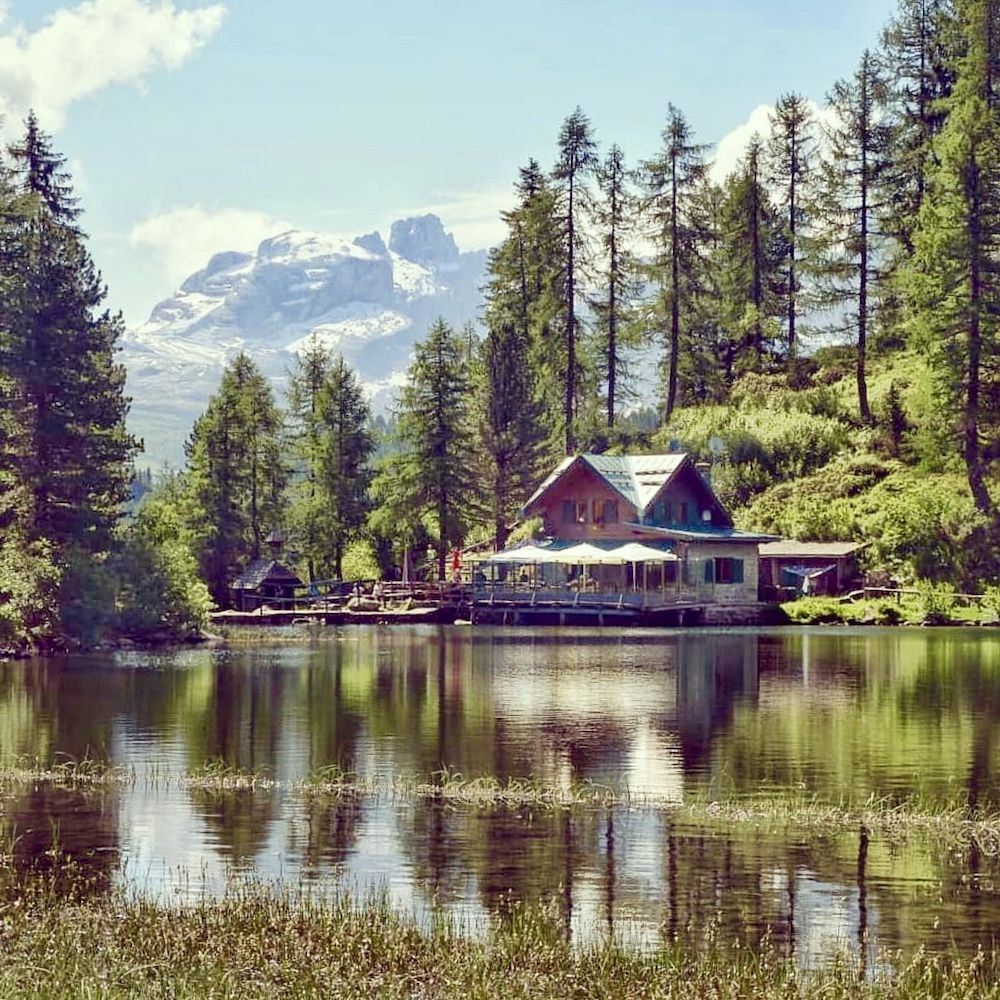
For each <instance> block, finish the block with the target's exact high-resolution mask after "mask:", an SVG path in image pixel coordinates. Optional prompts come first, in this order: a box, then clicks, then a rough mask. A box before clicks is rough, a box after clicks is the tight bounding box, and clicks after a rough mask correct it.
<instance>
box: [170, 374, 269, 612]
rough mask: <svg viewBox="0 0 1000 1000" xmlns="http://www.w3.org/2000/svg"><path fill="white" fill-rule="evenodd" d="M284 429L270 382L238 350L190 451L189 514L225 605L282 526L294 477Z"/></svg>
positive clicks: (204, 572) (205, 568) (204, 570)
mask: <svg viewBox="0 0 1000 1000" xmlns="http://www.w3.org/2000/svg"><path fill="white" fill-rule="evenodd" d="M281 432H282V417H281V413H280V411H279V410H278V408H277V407H276V406H275V403H274V394H273V392H272V390H271V386H270V384H269V383H268V381H267V380H266V379H265V378H264V376H263V374H262V373H261V371H260V369H259V368H258V367H257V365H256V364H255V363H254V362H253V361H252V360H251V359H250V358H249V357H248V356H247V355H246V354H239V355H237V356H236V357H235V358H234V359H233V360H232V361H231V362H230V363H229V365H228V366H227V367H226V370H225V371H224V372H223V374H222V382H221V384H220V386H219V391H218V392H217V393H216V394H215V395H214V396H213V397H212V398H211V399H210V400H209V402H208V408H207V409H206V410H205V412H204V414H202V416H201V417H199V418H198V420H197V421H196V422H195V425H194V429H193V430H192V432H191V438H190V440H189V441H188V444H187V449H186V450H187V456H188V468H187V475H186V477H185V482H186V485H187V497H186V500H185V503H184V508H183V514H184V517H185V518H186V528H187V529H188V530H189V531H190V532H191V534H192V536H193V538H194V544H195V548H196V551H197V552H198V553H199V561H200V566H201V576H202V578H203V579H204V580H205V582H206V583H207V584H208V588H209V591H210V592H211V594H212V597H213V599H214V600H215V601H216V603H218V604H223V605H224V604H227V603H228V600H229V583H230V581H231V580H232V579H233V578H234V577H235V576H236V574H237V572H238V571H239V570H240V569H241V568H242V567H243V566H244V565H245V564H246V563H247V561H248V560H250V559H255V558H257V557H258V556H259V555H260V554H261V549H262V544H263V541H264V538H265V536H266V535H267V534H268V532H269V531H270V530H271V529H272V528H275V527H278V526H279V525H280V524H281V521H282V514H283V491H284V487H285V483H286V481H287V475H288V470H287V469H286V467H285V465H284V462H283V461H282V457H281Z"/></svg>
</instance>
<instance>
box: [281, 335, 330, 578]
mask: <svg viewBox="0 0 1000 1000" xmlns="http://www.w3.org/2000/svg"><path fill="white" fill-rule="evenodd" d="M331 362H332V358H331V355H330V352H329V351H328V350H327V349H326V348H325V347H323V345H322V344H321V343H319V341H318V340H317V339H316V338H311V339H310V341H309V343H308V344H307V345H306V348H305V350H304V351H303V352H302V353H301V354H300V355H298V356H297V357H296V361H295V368H294V369H293V370H292V371H291V372H289V375H288V418H289V435H288V444H289V450H290V452H291V456H292V460H293V468H292V472H293V477H294V478H293V482H292V485H291V489H290V497H289V500H290V504H289V512H288V527H289V541H290V542H291V544H292V547H293V548H294V549H295V550H297V551H298V552H299V553H300V554H301V555H302V556H303V557H304V558H305V561H306V571H307V575H308V577H309V581H310V582H312V581H313V580H316V579H319V576H318V575H317V567H318V565H319V563H320V562H321V561H322V559H323V555H324V551H325V548H326V546H325V544H324V532H323V528H322V518H323V512H324V503H323V497H322V493H321V490H320V487H319V482H318V481H319V477H320V473H319V464H320V453H321V438H322V420H321V416H320V405H319V399H320V393H321V392H322V390H323V385H324V383H325V382H326V380H327V378H328V376H329V374H330V365H331ZM323 575H325V574H323Z"/></svg>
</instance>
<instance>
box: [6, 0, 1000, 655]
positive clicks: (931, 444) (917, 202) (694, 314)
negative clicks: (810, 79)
mask: <svg viewBox="0 0 1000 1000" xmlns="http://www.w3.org/2000/svg"><path fill="white" fill-rule="evenodd" d="M663 98H664V100H663V105H664V108H665V110H664V114H663V119H662V121H660V122H658V123H657V122H651V123H650V134H651V136H655V134H656V132H657V129H659V139H658V142H656V141H655V140H654V141H651V143H650V148H654V149H655V152H654V154H653V155H652V156H650V157H649V158H647V159H640V158H630V156H629V153H628V151H627V150H622V149H621V148H620V147H619V146H618V145H617V144H616V143H615V141H614V136H613V135H608V136H598V135H597V134H595V130H594V128H593V127H592V125H591V121H590V119H589V118H588V116H587V114H586V112H585V110H584V109H582V108H579V107H577V108H575V109H574V110H572V111H570V113H569V114H568V115H567V117H566V118H565V120H564V121H563V122H562V123H561V124H560V123H556V122H554V123H553V128H552V133H553V137H554V140H555V141H554V144H553V147H552V148H551V149H548V150H538V151H537V156H536V158H532V159H530V160H529V161H528V162H527V163H525V164H524V165H523V166H522V167H521V169H520V170H519V171H518V174H517V176H516V177H514V178H512V183H513V191H514V198H513V200H512V207H511V208H510V209H509V211H507V212H506V213H505V214H504V215H503V223H504V227H505V233H506V235H505V238H504V239H503V240H502V242H500V243H499V245H497V246H496V247H495V248H494V249H493V250H492V251H491V254H490V258H489V265H488V277H487V283H486V286H485V288H484V290H483V291H484V302H483V307H482V311H481V314H480V315H475V316H469V317H468V323H467V325H466V326H464V327H462V328H452V327H451V326H449V325H448V324H447V323H445V322H444V321H443V320H441V321H438V322H436V323H434V324H433V325H432V326H431V327H430V328H429V329H428V330H427V331H426V333H425V336H424V339H423V340H422V341H421V342H420V343H419V344H418V346H417V348H416V351H415V353H414V355H413V358H412V363H411V365H410V367H409V371H408V380H407V383H406V385H405V386H404V387H403V388H402V389H401V391H400V392H399V394H398V397H397V400H396V404H395V408H394V409H393V410H392V411H391V412H390V413H389V414H386V415H381V414H373V413H372V412H371V411H370V408H369V404H368V402H367V400H366V397H365V394H364V392H363V391H362V386H361V384H360V382H359V380H358V378H357V377H356V375H355V373H354V372H353V371H352V370H351V369H350V367H348V366H347V365H346V364H345V362H344V361H343V360H342V359H341V358H340V357H338V356H336V355H334V354H332V353H331V352H329V351H328V350H327V349H325V348H324V347H323V346H322V345H321V344H319V343H317V342H313V343H312V344H311V345H310V346H309V347H308V348H307V349H306V350H304V351H303V352H302V353H301V354H300V355H299V357H298V361H297V364H296V366H295V368H294V370H293V371H290V372H289V373H288V378H287V385H286V389H285V391H284V393H283V394H279V393H278V392H276V390H275V389H274V387H273V386H272V384H271V383H270V382H269V381H268V380H267V379H266V378H265V377H264V375H263V374H262V373H261V371H260V370H259V369H258V368H257V366H256V365H255V363H254V361H253V360H252V359H251V358H250V357H248V356H246V355H244V354H241V355H239V356H237V357H236V358H234V359H233V360H232V361H231V363H230V364H229V365H228V367H227V369H226V371H225V373H224V375H223V377H222V380H221V383H220V384H219V386H218V389H217V391H216V393H215V395H214V396H213V397H212V399H211V401H210V402H209V404H208V406H207V408H206V409H205V411H204V413H203V414H202V416H201V417H200V418H199V419H198V420H197V421H196V423H195V424H194V426H193V427H192V429H191V432H190V436H189V438H188V441H187V445H186V462H185V465H184V467H183V468H180V469H176V470H170V471H166V472H155V473H152V474H150V473H149V472H148V471H147V470H146V468H145V466H144V465H143V459H142V442H141V441H138V440H135V439H134V438H133V437H132V436H130V434H129V431H128V429H127V423H126V420H127V416H128V408H129V400H128V398H127V396H126V393H125V371H124V369H123V368H122V366H121V364H120V363H119V362H118V361H117V360H116V344H117V342H118V340H119V338H120V336H121V335H122V333H123V322H122V320H121V318H120V317H119V316H117V315H115V314H113V313H111V312H109V311H108V310H107V308H106V306H105V300H106V289H105V287H104V285H103V283H102V279H101V276H100V274H99V273H98V271H97V269H96V267H95V264H94V262H93V261H92V260H91V258H90V256H89V254H88V251H87V237H86V234H85V233H84V232H83V229H82V227H81V220H80V213H81V207H80V205H79V203H78V201H77V199H76V197H75V196H74V192H73V190H72V187H71V183H70V180H69V178H68V174H67V170H66V164H65V161H64V159H63V157H62V156H61V155H60V153H59V152H58V151H57V150H56V149H55V148H54V147H53V144H52V141H51V139H50V137H49V136H48V135H46V134H45V132H44V131H42V129H41V128H40V127H39V124H38V122H37V121H36V120H35V118H34V117H33V116H29V117H28V119H27V121H26V122H24V123H16V122H12V121H7V122H5V123H4V126H3V127H4V133H5V140H6V142H7V146H6V153H5V155H4V157H3V161H2V168H0V206H2V216H0V218H2V223H0V395H2V406H0V646H3V647H5V648H10V649H17V648H28V647H33V648H40V649H46V648H58V647H60V646H64V645H73V644H84V645H86V644H90V643H93V642H96V641H99V640H101V639H102V638H103V637H106V636H108V635H112V636H113V635H121V634H128V635H141V634H154V633H155V634H174V635H176V634H178V633H181V632H184V631H185V630H190V629H194V628H197V627H199V626H200V625H201V624H203V623H204V621H205V619H206V615H207V613H208V611H209V610H210V609H211V608H212V607H213V606H218V607H225V606H227V604H228V603H229V600H230V597H229V591H228V588H229V584H230V582H231V580H232V579H233V578H234V577H235V576H236V575H237V574H238V573H239V572H240V570H241V569H242V568H244V567H245V566H246V565H247V564H248V562H250V561H251V560H253V559H254V558H257V557H259V556H261V555H262V554H263V552H264V550H265V549H266V539H267V537H268V535H269V533H270V532H271V531H272V530H274V529H278V530H280V531H281V532H282V533H283V535H284V537H285V539H286V543H285V544H286V547H285V554H284V556H283V558H284V559H285V560H286V561H287V562H288V563H289V565H290V566H292V568H293V569H294V570H295V572H296V573H297V574H298V575H299V576H300V578H301V579H302V580H303V581H307V582H308V581H313V580H321V579H324V580H328V579H348V580H349V579H366V580H371V579H375V578H379V577H389V576H391V575H392V574H393V572H394V571H396V570H397V569H398V567H399V566H400V565H401V563H402V560H403V559H404V554H405V553H407V552H411V553H418V554H419V557H418V563H419V565H418V570H419V571H420V572H421V573H423V574H425V575H426V576H427V577H428V578H435V579H436V578H437V577H438V576H443V575H444V573H445V564H446V559H447V554H448V552H449V551H450V550H452V549H454V548H461V547H463V546H467V545H471V544H483V545H493V546H498V547H502V546H504V545H505V544H509V543H510V542H511V541H512V539H516V538H518V537H521V536H524V537H527V534H528V533H530V531H531V529H532V526H531V525H530V524H519V523H518V511H519V509H520V507H521V506H522V505H523V503H524V501H525V500H526V499H527V497H528V496H529V495H530V494H531V492H532V491H533V490H534V488H535V487H536V486H537V485H538V483H539V482H540V481H541V479H542V478H544V476H545V475H547V474H548V472H549V471H550V470H551V468H552V467H553V466H554V464H555V463H556V462H557V461H558V460H559V459H560V458H561V457H562V456H563V455H566V454H572V453H576V452H605V451H611V452H618V453H624V452H629V453H643V452H648V453H662V452H666V451H669V450H683V451H686V452H689V453H692V454H693V455H695V456H696V457H697V458H699V459H703V460H708V461H711V462H712V463H713V482H714V485H715V488H716V491H717V493H718V494H719V497H720V499H721V500H722V501H723V502H724V503H725V504H726V505H727V506H728V507H729V509H730V510H731V511H732V512H733V513H734V516H735V519H736V523H737V525H738V526H740V527H744V528H748V529H754V530H758V531H766V532H772V533H774V534H779V535H783V536H787V537H793V538H798V539H802V540H832V539H854V540H859V541H862V540H863V541H866V542H868V543H870V544H869V546H868V547H867V548H866V550H865V560H866V564H867V568H868V569H870V570H879V571H884V573H885V574H886V575H887V577H888V578H890V579H892V580H894V581H898V582H900V583H903V584H914V583H917V582H919V581H930V582H934V583H947V584H949V585H950V586H952V587H953V588H955V589H960V590H965V591H971V592H982V591H983V590H984V589H986V588H989V587H996V586H997V585H998V584H1000V511H998V505H1000V3H998V2H997V0H899V3H898V6H897V9H896V12H895V15H894V16H893V17H892V18H891V20H890V21H889V22H888V23H887V24H886V25H885V26H884V29H883V31H882V32H881V35H880V37H878V38H875V39H872V47H871V49H869V50H868V51H865V52H864V53H863V54H862V56H861V58H860V59H859V61H858V63H857V65H855V66H845V67H844V69H843V76H842V77H841V78H840V79H839V80H836V81H832V82H831V84H830V87H829V91H828V93H827V95H826V99H825V102H824V103H822V104H820V105H817V104H816V103H814V102H812V101H809V100H807V99H806V98H805V97H804V96H803V95H801V94H797V93H794V92H791V91H790V92H787V93H782V94H777V95H775V98H774V108H773V112H772V115H771V121H770V130H769V134H767V135H755V136H754V137H752V138H751V140H750V142H749V143H748V145H747V147H746V149H745V152H744V154H743V156H742V159H741V160H740V162H739V164H738V166H737V168H736V169H735V170H734V171H733V172H732V173H731V174H730V175H729V176H728V177H726V178H725V179H724V180H722V181H721V183H719V182H717V180H716V179H713V173H712V171H711V170H710V167H711V150H710V147H709V146H708V145H707V144H706V142H705V138H704V137H703V136H701V135H699V131H698V122H696V121H691V120H690V119H689V118H688V117H687V116H686V115H685V113H684V110H683V109H682V108H680V107H677V106H675V105H674V104H672V103H669V98H670V95H663ZM713 439H718V440H720V441H721V442H722V448H721V449H719V448H718V447H717V443H716V446H714V447H713V448H712V449H710V448H709V441H711V440H713Z"/></svg>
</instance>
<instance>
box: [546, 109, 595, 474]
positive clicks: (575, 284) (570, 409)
mask: <svg viewBox="0 0 1000 1000" xmlns="http://www.w3.org/2000/svg"><path fill="white" fill-rule="evenodd" d="M558 146H559V156H558V159H557V160H556V165H555V168H554V169H553V171H552V177H553V180H554V181H555V183H556V184H557V185H558V188H559V190H560V193H561V203H560V211H559V217H560V222H561V226H560V230H561V235H562V240H563V246H564V247H565V253H564V257H563V261H564V266H565V271H564V274H563V280H562V292H563V314H562V321H563V344H562V359H561V361H562V368H563V372H562V376H563V378H562V382H563V385H562V388H563V446H564V450H565V453H566V454H567V455H570V454H572V453H573V451H574V450H575V447H576V438H575V431H574V424H575V420H576V411H577V393H578V381H579V374H580V373H579V357H578V354H579V350H578V348H579V341H580V332H581V321H580V317H579V315H578V313H577V305H578V299H579V297H580V290H581V276H582V274H583V271H584V268H585V267H586V263H587V255H588V243H587V225H586V219H587V216H588V213H589V210H590V206H591V196H590V191H589V188H588V186H587V184H588V181H589V179H590V177H591V176H592V175H593V173H594V171H595V170H596V169H597V164H598V159H597V143H596V142H595V141H594V136H593V132H592V130H591V127H590V119H589V118H587V116H586V115H585V114H584V113H583V110H582V109H581V108H576V109H575V110H574V111H573V113H572V114H571V115H570V116H569V117H568V118H567V119H566V120H565V121H564V122H563V123H562V127H561V128H560V129H559V140H558Z"/></svg>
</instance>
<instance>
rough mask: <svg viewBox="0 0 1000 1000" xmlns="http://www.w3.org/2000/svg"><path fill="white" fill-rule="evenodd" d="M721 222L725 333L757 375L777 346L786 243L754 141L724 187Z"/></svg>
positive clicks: (729, 369) (757, 142)
mask: <svg viewBox="0 0 1000 1000" xmlns="http://www.w3.org/2000/svg"><path fill="white" fill-rule="evenodd" d="M721 222H722V233H721V243H722V253H721V259H720V260H719V263H720V264H721V268H722V273H721V276H720V277H721V284H722V301H721V303H720V306H721V309H722V313H723V315H724V317H725V320H726V324H727V327H728V329H729V330H730V331H731V332H734V333H737V335H738V338H739V339H738V341H737V343H738V345H739V347H738V352H737V353H738V354H740V355H742V365H741V367H743V368H749V369H753V370H754V371H762V370H763V368H764V361H765V355H769V354H772V353H773V352H774V344H775V341H776V340H777V336H776V333H777V322H778V316H779V315H780V314H781V312H782V308H781V298H780V288H781V274H780V272H781V264H782V261H783V260H785V259H786V239H785V236H784V231H783V227H782V225H781V222H780V221H779V219H778V215H777V213H776V211H775V209H774V206H773V205H772V203H771V199H770V197H769V196H768V193H767V188H766V187H765V184H764V177H763V142H762V140H761V138H760V136H759V135H754V136H753V137H752V138H751V140H750V143H749V145H748V146H747V151H746V154H745V155H744V157H743V159H742V160H741V161H740V164H739V166H738V168H737V170H736V172H735V173H734V174H732V175H731V176H730V178H729V179H728V181H727V182H726V186H725V197H724V202H723V206H722V219H721ZM734 363H737V358H735V357H734V358H732V360H731V361H729V362H728V363H727V373H728V374H729V376H730V380H731V376H732V374H733V373H732V365H733V364H734Z"/></svg>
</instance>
